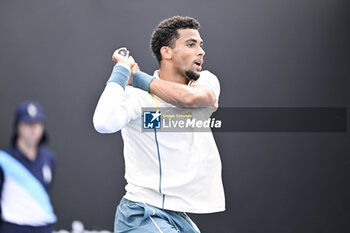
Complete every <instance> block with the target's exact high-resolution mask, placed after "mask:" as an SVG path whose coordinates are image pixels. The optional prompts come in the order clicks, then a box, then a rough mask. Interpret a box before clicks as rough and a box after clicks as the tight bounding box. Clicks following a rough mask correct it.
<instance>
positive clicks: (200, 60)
mask: <svg viewBox="0 0 350 233" xmlns="http://www.w3.org/2000/svg"><path fill="white" fill-rule="evenodd" d="M194 64H195V65H196V66H197V67H198V69H200V70H201V69H202V64H203V59H197V60H195V61H194Z"/></svg>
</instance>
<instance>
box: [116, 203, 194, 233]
mask: <svg viewBox="0 0 350 233" xmlns="http://www.w3.org/2000/svg"><path fill="white" fill-rule="evenodd" d="M114 232H115V233H117V232H118V233H138V232H139V233H175V232H178V233H199V232H200V231H199V229H198V228H197V226H196V225H195V224H194V223H193V222H192V220H191V219H190V218H189V217H188V216H187V214H186V213H181V212H175V211H170V210H164V209H159V208H157V207H154V206H152V205H149V204H146V203H140V202H133V201H129V200H127V199H125V198H123V199H122V200H121V201H120V203H119V205H118V208H117V212H116V214H115V220H114Z"/></svg>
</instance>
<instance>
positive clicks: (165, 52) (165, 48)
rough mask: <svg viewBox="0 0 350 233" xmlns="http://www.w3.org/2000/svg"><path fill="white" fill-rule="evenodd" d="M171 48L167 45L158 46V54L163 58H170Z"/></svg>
mask: <svg viewBox="0 0 350 233" xmlns="http://www.w3.org/2000/svg"><path fill="white" fill-rule="evenodd" d="M172 52H173V50H172V49H171V48H170V47H168V46H163V47H161V48H160V54H161V55H162V58H163V59H164V60H171V56H172Z"/></svg>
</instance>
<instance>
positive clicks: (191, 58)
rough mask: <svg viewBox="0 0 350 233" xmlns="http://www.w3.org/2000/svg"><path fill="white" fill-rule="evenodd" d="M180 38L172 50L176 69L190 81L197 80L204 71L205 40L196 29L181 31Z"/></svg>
mask: <svg viewBox="0 0 350 233" xmlns="http://www.w3.org/2000/svg"><path fill="white" fill-rule="evenodd" d="M177 32H178V34H179V38H178V39H177V40H176V41H175V46H174V48H173V49H172V62H173V64H174V67H175V68H176V69H177V70H178V71H179V72H180V73H182V74H183V75H184V76H186V77H187V78H188V79H189V80H192V79H194V80H197V79H198V78H199V74H200V71H201V70H202V64H203V56H204V54H205V52H204V50H203V48H202V46H203V40H202V38H201V37H200V35H199V32H198V31H197V30H195V29H179V30H178V31H177Z"/></svg>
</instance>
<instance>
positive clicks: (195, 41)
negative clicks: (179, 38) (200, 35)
mask: <svg viewBox="0 0 350 233" xmlns="http://www.w3.org/2000/svg"><path fill="white" fill-rule="evenodd" d="M190 41H191V42H194V43H197V42H198V41H197V40H196V39H193V38H191V39H188V40H186V41H185V42H190ZM199 43H200V44H203V41H200V42H199Z"/></svg>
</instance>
